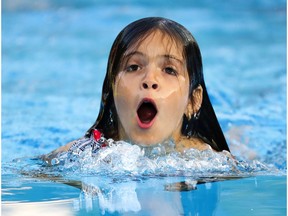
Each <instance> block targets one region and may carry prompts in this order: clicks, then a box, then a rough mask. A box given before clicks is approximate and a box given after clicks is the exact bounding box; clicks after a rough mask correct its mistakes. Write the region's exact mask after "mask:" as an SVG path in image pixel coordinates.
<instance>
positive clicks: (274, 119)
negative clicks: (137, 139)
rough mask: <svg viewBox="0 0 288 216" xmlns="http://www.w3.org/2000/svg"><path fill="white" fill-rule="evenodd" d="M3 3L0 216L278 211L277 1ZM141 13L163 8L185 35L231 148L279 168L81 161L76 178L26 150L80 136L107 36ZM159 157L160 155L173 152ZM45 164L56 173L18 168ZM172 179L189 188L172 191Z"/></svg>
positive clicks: (95, 93)
mask: <svg viewBox="0 0 288 216" xmlns="http://www.w3.org/2000/svg"><path fill="white" fill-rule="evenodd" d="M2 4H3V14H2V21H3V22H2V142H1V143H2V213H3V215H18V214H19V212H21V213H22V215H23V214H24V213H23V212H24V211H25V210H27V209H28V210H29V214H28V213H27V214H28V215H33V214H41V215H44V214H48V213H49V214H50V213H51V212H52V211H53V215H57V214H58V215H92V214H93V215H97V214H107V215H109V214H110V215H125V214H127V215H133V214H138V215H139V214H140V215H161V214H162V215H169V214H167V212H169V213H170V215H189V214H190V215H196V214H197V213H198V214H199V215H285V214H286V175H283V172H284V173H285V172H286V2H285V1H280V0H279V1H273V2H272V1H258V0H253V1H249V2H242V1H234V2H233V3H232V4H228V3H222V4H218V3H215V2H214V1H208V0H205V1H201V3H200V2H191V1H183V3H182V4H179V3H173V2H172V1H153V2H152V1H151V2H148V4H147V3H146V1H137V3H133V2H132V1H121V2H120V1H113V3H110V4H108V3H105V1H99V2H97V3H94V2H93V1H89V0H87V1H69V2H67V1H61V2H59V1H52V0H46V1H42V3H41V4H40V3H36V2H35V3H25V2H24V3H23V1H15V0H14V1H3V2H2ZM144 16H165V17H168V18H171V19H173V20H175V21H177V22H179V23H181V24H183V25H184V26H185V27H187V28H188V29H189V30H190V31H191V32H192V34H194V36H195V38H196V40H197V41H198V43H199V46H200V49H201V51H202V57H203V65H204V75H205V80H206V84H207V87H208V91H209V93H210V96H211V99H212V103H213V105H214V108H215V111H216V113H217V116H218V118H219V120H220V124H221V126H222V128H223V130H224V132H225V135H226V137H227V140H228V143H230V147H231V151H232V152H233V154H234V155H236V156H237V157H238V158H239V160H240V158H241V160H244V161H252V162H251V164H253V161H254V162H255V161H259V163H258V162H257V163H254V164H256V165H257V166H258V165H259V166H260V164H265V165H269V164H272V165H273V166H274V167H276V168H277V169H279V171H275V169H273V172H271V173H270V171H271V170H270V169H266V167H265V169H263V170H266V171H264V172H261V173H259V172H257V170H258V171H259V169H260V170H261V167H260V168H259V166H258V168H257V166H255V167H256V168H255V167H253V169H254V170H252V171H256V172H255V175H253V173H252V174H251V173H249V178H241V179H238V177H239V176H236V177H235V176H234V177H233V176H232V177H231V178H232V179H230V180H229V181H219V182H211V183H206V184H198V185H195V178H193V175H194V173H192V174H190V175H186V176H185V175H181V174H179V175H176V176H171V175H167V176H165V175H163V172H164V171H167V170H161V169H160V171H161V172H162V175H159V173H158V175H157V172H158V171H159V170H158V171H157V170H156V174H155V172H154V173H152V174H151V173H150V174H149V175H147V172H146V173H144V172H137V173H136V174H135V173H132V174H131V172H130V173H129V175H128V174H127V172H126V171H127V170H125V172H124V173H114V174H115V176H114V177H111V173H108V174H107V172H106V174H107V175H105V172H103V173H101V171H100V174H101V175H100V176H99V171H98V170H96V171H97V173H94V172H95V170H93V169H91V167H88V172H86V173H85V172H84V174H83V175H82V176H81V175H79V172H76V173H77V175H76V174H74V175H73V173H72V174H71V173H69V175H67V176H66V178H56V177H55V173H57V171H55V170H47V169H45V167H44V168H43V167H42V166H41V164H39V161H36V160H31V161H30V160H28V159H27V158H33V156H35V155H40V154H44V153H47V152H49V151H51V150H53V149H55V148H57V147H59V146H61V145H63V144H65V143H67V142H69V141H71V140H72V139H76V138H79V137H81V136H82V135H83V133H85V131H86V130H87V129H88V128H89V127H90V126H91V125H92V124H93V122H94V120H95V118H96V117H97V114H98V109H99V99H100V94H101V88H102V81H103V79H104V74H105V70H106V63H107V58H108V52H109V49H110V47H111V45H112V42H113V40H114V38H115V37H116V35H117V34H118V32H119V31H120V30H121V29H122V28H123V27H124V26H126V25H127V24H128V23H130V22H131V21H133V20H135V19H138V18H141V17H144ZM246 148H247V149H249V151H247V149H246ZM118 156H123V155H121V154H120V155H119V154H118V155H117V157H118ZM15 158H16V160H15ZM164 159H165V161H166V163H165V165H167V164H169V163H170V162H171V160H170V159H169V158H164ZM168 159H169V160H168ZM172 161H173V160H172ZM150 162H151V161H150ZM251 164H250V165H249V168H251V166H252V165H251ZM86 165H87V164H86ZM191 166H192V167H193V165H191ZM127 167H128V168H129V169H131V167H130V166H129V163H128V165H127ZM144 167H145V168H147V166H146V165H144ZM164 167H165V168H167V166H164ZM200 167H201V166H200ZM86 168H87V167H86ZM128 168H127V169H128ZM142 168H143V166H142ZM193 168H195V166H194V167H193ZM208 168H209V164H208ZM212 168H213V167H212ZM43 169H44V172H45V173H49V172H50V171H51V172H52V174H54V176H53V177H52V176H51V175H49V178H46V177H45V178H44V177H43V175H42V177H41V178H39V176H38V178H31V177H29V176H27V175H23V172H24V171H25V172H32V171H33V172H36V171H37V170H42V171H43ZM136 170H137V171H139V167H136ZM187 170H188V168H187ZM187 170H186V171H187ZM267 170H269V171H267ZM19 171H22V175H21V174H20V173H19ZM82 171H83V170H82ZM102 171H103V170H102ZM106 171H107V170H106ZM130 171H131V170H130ZM134 171H135V170H134ZM142 171H143V170H142ZM168 171H169V170H168ZM170 171H171V170H170ZM182 171H183V170H182ZM184 171H185V170H184ZM217 171H219V170H217ZM161 172H160V173H161ZM205 172H206V173H205ZM205 172H204V173H202V175H199V172H198V173H196V174H197V177H198V180H199V177H207V175H211V170H208V169H207V170H205ZM222 172H224V173H225V170H224V171H223V170H222ZM143 173H144V174H146V175H143ZM171 173H172V171H171ZM36 174H37V173H36ZM36 174H35V175H36ZM41 174H43V172H42V173H41ZM49 174H51V173H49ZM58 174H59V173H58ZM182 174H183V173H182ZM226 174H227V173H225V175H226ZM205 175H206V176H205ZM217 175H219V172H217ZM251 176H252V177H251ZM194 177H195V176H194ZM206 180H207V181H208V180H211V179H210V178H208V179H206ZM179 182H180V183H181V182H182V183H183V182H186V183H187V185H188V186H189V187H190V188H188V189H189V191H182V192H179V191H177V190H176V191H174V190H173V188H174V187H176V186H177V185H178V186H179V184H176V183H179ZM175 184H176V186H175ZM180 185H181V184H180ZM194 187H197V189H194V190H192V189H193V188H194ZM79 188H82V191H81V190H79ZM167 188H168V189H169V188H170V189H169V190H167ZM183 190H185V188H184V189H183ZM95 194H96V195H95Z"/></svg>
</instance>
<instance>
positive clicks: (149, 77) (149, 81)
mask: <svg viewBox="0 0 288 216" xmlns="http://www.w3.org/2000/svg"><path fill="white" fill-rule="evenodd" d="M158 81H159V74H158V71H157V69H155V68H149V69H148V70H147V71H146V73H145V76H144V77H143V80H142V83H141V87H142V89H147V90H148V89H152V90H153V89H154V90H157V89H159V82H158Z"/></svg>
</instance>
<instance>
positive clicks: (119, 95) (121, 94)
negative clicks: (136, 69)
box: [113, 73, 134, 118]
mask: <svg viewBox="0 0 288 216" xmlns="http://www.w3.org/2000/svg"><path fill="white" fill-rule="evenodd" d="M129 83H130V85H129ZM133 92H134V90H133V86H132V85H131V82H130V81H129V80H128V79H127V77H126V76H125V75H123V74H122V73H119V75H118V76H117V77H116V81H115V86H114V88H113V96H114V102H115V106H116V110H117V113H118V116H119V117H120V118H121V116H123V117H124V116H125V117H127V115H128V114H129V113H131V108H132V105H133V102H132V101H131V100H130V99H131V98H132V97H133Z"/></svg>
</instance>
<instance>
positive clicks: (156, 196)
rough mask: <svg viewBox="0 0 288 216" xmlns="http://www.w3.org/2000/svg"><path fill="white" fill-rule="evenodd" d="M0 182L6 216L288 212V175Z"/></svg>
mask: <svg viewBox="0 0 288 216" xmlns="http://www.w3.org/2000/svg"><path fill="white" fill-rule="evenodd" d="M2 177H4V178H3V179H4V180H3V181H2V215H5V216H10V215H13V216H14V215H24V216H25V215H29V216H33V215H37V216H38V215H44V216H45V215H53V216H57V215H61V216H62V215H64V216H65V215H81V216H83V215H149V216H150V215H152V216H153V215H157V216H158V215H160V216H161V215H165V216H166V215H204V216H206V215H239V216H240V215H251V213H253V215H267V213H268V212H269V215H286V209H287V208H286V189H287V187H286V176H285V175H282V176H257V177H250V178H243V179H239V180H237V181H221V182H210V183H209V182H208V183H203V179H202V180H198V183H197V185H195V183H196V182H195V181H194V180H193V179H190V178H185V177H163V178H161V177H157V178H143V176H142V177H141V178H136V177H131V176H126V177H124V176H122V178H119V177H117V176H113V177H105V176H101V177H99V176H98V177H95V176H93V177H81V181H75V180H67V179H66V180H65V179H61V180H60V179H58V180H57V179H55V178H53V181H44V180H35V179H31V178H30V179H24V178H21V179H19V178H18V179H17V178H15V176H9V178H7V176H5V175H4V176H2ZM204 180H205V181H207V179H204ZM210 180H211V181H214V180H215V179H214V180H213V179H208V181H210ZM220 180H221V179H220ZM55 181H57V182H58V183H55ZM185 184H186V185H185ZM68 185H70V186H68ZM195 187H196V188H195ZM79 189H80V190H79ZM178 189H181V190H182V191H178ZM247 195H248V196H247ZM271 200H274V201H275V202H274V203H273V205H271ZM235 203H237V205H235Z"/></svg>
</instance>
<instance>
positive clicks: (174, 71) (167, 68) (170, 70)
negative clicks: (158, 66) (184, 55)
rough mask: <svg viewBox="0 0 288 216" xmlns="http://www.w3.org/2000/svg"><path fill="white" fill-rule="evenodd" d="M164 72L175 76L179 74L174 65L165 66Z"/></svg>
mask: <svg viewBox="0 0 288 216" xmlns="http://www.w3.org/2000/svg"><path fill="white" fill-rule="evenodd" d="M164 72H165V73H167V74H170V75H173V76H177V74H178V73H177V71H176V70H175V69H174V68H172V67H165V68H164Z"/></svg>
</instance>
